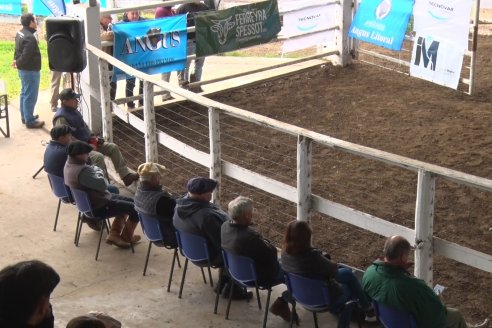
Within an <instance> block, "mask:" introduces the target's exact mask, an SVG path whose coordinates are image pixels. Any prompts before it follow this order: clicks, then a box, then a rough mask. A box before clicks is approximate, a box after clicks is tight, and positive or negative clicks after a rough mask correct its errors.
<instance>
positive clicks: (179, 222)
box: [173, 177, 252, 299]
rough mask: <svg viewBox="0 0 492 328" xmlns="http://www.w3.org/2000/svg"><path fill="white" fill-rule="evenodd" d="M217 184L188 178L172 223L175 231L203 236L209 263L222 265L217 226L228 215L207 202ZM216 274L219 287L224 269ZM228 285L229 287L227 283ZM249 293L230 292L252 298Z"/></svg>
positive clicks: (201, 178)
mask: <svg viewBox="0 0 492 328" xmlns="http://www.w3.org/2000/svg"><path fill="white" fill-rule="evenodd" d="M216 186H217V181H215V180H213V179H209V178H203V177H195V178H192V179H190V180H189V181H188V183H187V185H186V188H187V189H188V193H187V194H186V195H185V196H184V197H182V198H179V199H178V200H176V207H175V209H174V216H173V224H174V227H175V228H176V229H177V230H180V231H184V232H188V233H191V234H195V235H198V236H202V237H204V238H205V239H206V240H207V244H208V251H209V254H210V257H211V264H212V265H213V266H216V267H219V268H222V267H223V266H224V263H223V259H222V246H221V240H220V229H221V226H222V224H223V223H224V222H226V221H227V220H229V216H228V215H227V213H226V212H224V211H223V210H222V209H220V208H219V207H218V206H217V205H215V204H213V203H211V202H210V201H211V200H212V192H213V191H214V189H215V187H216ZM219 274H220V275H221V276H222V279H221V280H222V282H223V284H222V286H220V287H219V288H220V289H222V287H223V285H224V283H225V282H226V281H227V280H228V278H227V277H226V275H225V273H224V272H223V270H220V271H219ZM228 285H229V287H228V288H230V284H228ZM233 285H234V284H233ZM234 286H235V285H234ZM228 288H225V289H224V296H228V295H229V294H228V292H227V289H228ZM251 296H252V294H251V293H247V292H246V291H244V290H239V289H238V290H236V289H235V290H234V294H233V297H234V298H235V299H241V298H251Z"/></svg>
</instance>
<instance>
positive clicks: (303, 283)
mask: <svg viewBox="0 0 492 328" xmlns="http://www.w3.org/2000/svg"><path fill="white" fill-rule="evenodd" d="M48 179H49V181H50V185H51V189H52V191H53V193H54V195H55V196H56V197H57V198H58V206H57V211H56V216H55V223H54V226H53V230H54V231H56V227H57V223H58V216H59V212H60V205H61V203H62V202H63V203H65V204H74V205H76V206H77V208H78V210H79V215H78V218H77V227H76V232H75V239H74V243H75V244H76V245H78V242H79V239H80V234H81V229H82V224H83V222H82V213H83V214H85V215H86V216H88V217H90V218H92V219H96V220H102V221H103V222H104V223H103V225H104V227H105V229H101V232H100V235H99V242H98V247H97V251H96V256H95V259H96V261H97V259H98V255H99V250H100V245H101V240H102V235H103V231H104V230H106V231H108V232H109V227H108V219H109V218H105V217H103V218H101V217H97V216H94V215H93V213H92V207H91V204H90V201H89V198H88V195H87V193H86V192H85V191H82V190H77V189H70V188H69V187H68V186H66V185H65V183H64V181H63V178H61V177H58V176H55V175H52V174H48ZM138 214H139V219H140V224H141V226H142V230H143V233H144V235H145V236H146V238H147V239H148V240H149V246H148V249H147V255H146V258H145V265H144V270H143V275H144V276H145V275H146V272H147V267H148V262H149V256H150V252H151V248H152V245H153V244H155V245H158V246H162V247H165V248H167V249H172V250H174V252H173V260H172V264H171V272H170V274H169V279H168V285H167V291H168V292H169V291H170V287H171V282H172V277H173V272H174V267H175V263H176V261H177V262H178V266H179V267H181V263H180V260H179V256H178V248H179V251H180V253H181V255H182V256H183V257H185V263H184V268H183V273H182V276H181V282H180V288H179V294H178V295H179V298H181V297H182V292H183V287H184V282H185V278H186V272H187V268H188V263H189V262H192V263H193V264H195V265H196V266H198V267H199V268H200V270H201V273H202V277H203V281H204V283H207V279H206V277H205V273H204V270H203V269H204V268H207V271H208V277H209V281H210V285H211V286H212V287H213V279H212V273H211V268H212V267H213V266H212V264H211V262H210V261H211V259H210V255H209V251H208V245H207V241H206V240H205V239H204V238H203V237H201V236H197V235H193V234H190V233H186V232H183V231H176V238H177V242H178V247H176V246H171V243H170V241H168V240H166V239H165V238H164V236H165V235H164V234H163V232H162V231H161V228H160V225H159V221H158V219H157V218H156V217H154V216H151V215H147V214H144V213H138ZM132 251H133V252H134V250H133V245H132ZM222 255H223V258H224V266H225V270H226V271H227V273H228V275H229V277H230V278H231V279H232V282H233V283H235V284H237V285H238V286H240V287H242V288H255V291H256V298H257V301H258V308H259V309H260V310H261V309H262V305H261V300H260V295H259V290H266V291H267V299H266V305H265V309H264V317H263V327H266V324H267V319H268V312H269V311H268V310H269V304H270V297H271V292H272V288H273V287H274V286H276V285H278V284H279V283H277V284H273V285H261V284H259V283H258V279H257V274H256V266H255V264H254V261H253V260H252V259H251V258H249V257H246V256H239V255H236V254H234V253H231V252H229V251H226V250H223V252H222ZM285 282H286V285H287V289H288V290H289V291H290V293H291V294H292V297H293V298H294V299H295V300H296V302H297V303H299V304H300V305H302V306H303V307H304V308H305V309H307V310H308V311H310V312H312V313H313V319H314V325H315V327H316V328H317V327H318V320H317V313H319V312H326V311H331V310H332V306H331V300H330V297H329V293H328V288H327V286H326V284H325V282H324V281H322V280H319V279H312V278H307V277H304V276H300V275H297V274H293V273H285ZM220 285H221V282H220V279H219V286H220ZM232 290H233V288H230V295H229V299H228V303H227V309H226V315H225V317H226V319H229V312H230V307H231V300H232ZM219 295H220V288H217V295H216V300H215V304H214V313H215V314H216V313H217V308H218V301H219ZM373 304H374V308H375V311H376V315H377V317H378V319H379V321H380V322H381V323H382V324H383V325H384V327H385V328H416V327H417V325H416V322H415V318H414V317H413V316H412V315H411V314H410V313H409V312H407V311H404V310H397V309H394V308H390V307H387V306H385V305H384V304H381V303H377V302H374V303H373ZM355 306H357V305H356V303H355V302H354V301H349V302H347V303H345V304H344V306H343V308H344V309H348V310H349V313H350V312H351V310H353V309H354V308H355ZM295 311H296V309H295V306H294V308H293V311H292V312H293V313H294V312H295ZM291 317H292V319H293V317H294V316H293V315H292V316H291ZM292 319H291V322H290V326H291V327H292V325H293V320H292ZM358 324H359V327H360V322H358Z"/></svg>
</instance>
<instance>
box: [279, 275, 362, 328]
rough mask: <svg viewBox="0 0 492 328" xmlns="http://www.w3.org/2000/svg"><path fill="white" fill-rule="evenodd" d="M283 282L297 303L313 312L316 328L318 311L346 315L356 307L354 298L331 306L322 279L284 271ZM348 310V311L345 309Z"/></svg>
mask: <svg viewBox="0 0 492 328" xmlns="http://www.w3.org/2000/svg"><path fill="white" fill-rule="evenodd" d="M285 283H286V285H287V289H288V290H289V292H290V293H291V294H292V297H293V298H294V299H295V300H296V302H297V303H299V304H301V305H302V306H303V307H304V308H305V309H306V310H308V311H310V312H312V313H313V318H314V326H315V327H316V328H318V317H317V313H319V312H328V311H329V312H336V313H342V315H348V316H349V317H350V314H351V313H352V309H354V308H355V307H357V306H358V305H357V302H356V301H354V300H349V301H347V302H346V303H345V304H344V305H343V306H342V307H341V308H338V309H335V308H333V305H332V302H331V300H330V296H329V295H330V294H329V292H328V285H327V284H326V282H325V281H324V280H320V279H313V278H308V277H304V276H301V275H298V274H294V273H289V272H285ZM295 308H296V304H294V306H293V309H292V313H293V314H294V313H295V311H296V310H295ZM346 310H348V312H347V311H346ZM293 317H294V315H292V316H291V321H290V327H292V324H293V320H292V319H293ZM341 321H350V320H349V318H344V320H342V318H341V317H340V318H339V325H338V327H340V326H341ZM358 325H359V328H360V327H361V323H360V321H358Z"/></svg>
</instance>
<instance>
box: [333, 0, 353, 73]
mask: <svg viewBox="0 0 492 328" xmlns="http://www.w3.org/2000/svg"><path fill="white" fill-rule="evenodd" d="M355 1H357V0H355ZM352 5H353V0H342V2H341V6H342V8H341V9H342V10H341V13H340V15H339V18H338V26H339V27H340V30H339V31H338V38H337V49H338V52H339V55H338V60H337V61H336V62H335V64H336V65H341V66H347V65H349V64H350V63H351V61H352V57H351V54H350V50H351V49H350V39H349V37H348V31H349V29H350V25H351V24H352Z"/></svg>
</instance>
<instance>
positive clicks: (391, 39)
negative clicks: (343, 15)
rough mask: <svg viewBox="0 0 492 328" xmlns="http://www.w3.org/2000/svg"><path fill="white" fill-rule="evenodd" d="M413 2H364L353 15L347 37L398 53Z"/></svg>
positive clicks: (406, 0)
mask: <svg viewBox="0 0 492 328" xmlns="http://www.w3.org/2000/svg"><path fill="white" fill-rule="evenodd" d="M412 8H413V0H398V1H393V0H364V1H362V2H361V4H360V6H359V9H358V10H357V12H356V13H355V17H354V20H353V21H352V25H351V26H350V30H349V36H350V37H352V38H356V39H359V40H361V41H365V42H369V43H372V44H375V45H378V46H381V47H384V48H388V49H391V50H397V51H400V50H401V47H402V45H403V39H404V38H405V32H406V29H407V25H408V20H409V19H410V15H411V14H412Z"/></svg>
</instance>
